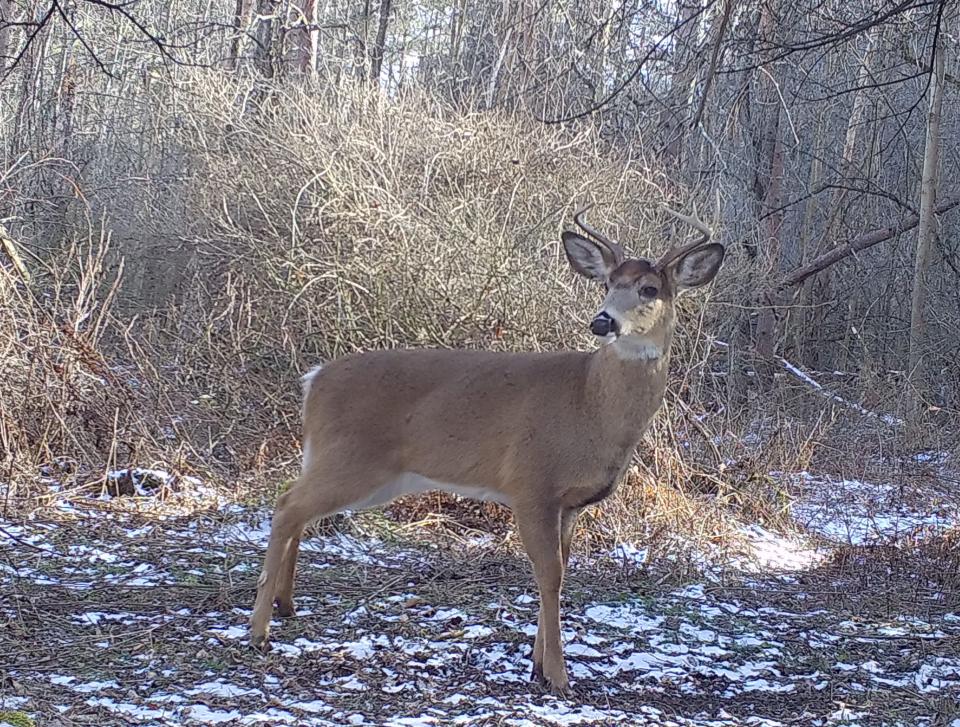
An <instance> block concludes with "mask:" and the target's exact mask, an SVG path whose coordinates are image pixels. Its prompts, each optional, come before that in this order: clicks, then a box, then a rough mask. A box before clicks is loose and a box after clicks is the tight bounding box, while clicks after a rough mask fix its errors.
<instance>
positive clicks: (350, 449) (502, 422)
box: [250, 209, 724, 692]
mask: <svg viewBox="0 0 960 727" xmlns="http://www.w3.org/2000/svg"><path fill="white" fill-rule="evenodd" d="M585 211H586V210H585V209H583V210H580V211H579V212H578V213H577V214H576V215H574V220H575V222H576V223H577V225H578V226H579V227H580V229H581V230H582V231H583V233H584V234H578V233H576V232H572V231H567V232H564V233H563V236H562V238H563V246H564V249H565V250H566V253H567V259H568V260H569V261H570V265H572V266H573V269H574V270H576V271H577V272H578V273H580V274H581V275H583V276H585V277H587V278H590V279H592V280H595V281H597V282H599V283H602V284H603V285H605V286H606V289H607V295H606V298H605V299H604V301H603V305H602V306H601V308H600V311H599V312H598V313H597V315H596V317H595V318H594V319H593V322H592V323H591V324H590V330H591V331H592V332H593V333H594V334H596V335H597V336H602V337H604V338H605V339H606V340H607V345H604V346H601V347H600V348H598V349H597V350H596V351H593V352H592V353H586V352H580V351H563V352H558V353H493V352H480V351H448V350H416V351H375V352H370V353H364V354H359V355H352V356H346V357H344V358H342V359H339V360H337V361H334V362H332V363H330V364H327V365H326V366H324V367H323V368H322V369H321V368H317V369H314V370H313V371H311V372H310V373H309V374H307V375H306V376H305V377H304V380H303V381H304V399H303V470H302V472H301V475H300V478H299V479H298V480H297V481H296V483H294V485H293V486H292V487H291V488H290V489H289V490H288V491H287V492H285V493H284V494H282V495H281V496H280V498H279V500H278V501H277V507H276V511H275V513H274V516H273V523H272V530H271V533H270V544H269V546H268V548H267V554H266V559H265V562H264V566H263V572H262V573H261V574H260V578H259V580H258V582H257V586H258V592H257V599H256V603H255V605H254V609H253V614H252V616H251V619H250V632H251V642H252V643H253V644H254V645H255V646H258V647H261V648H264V649H265V648H267V647H268V630H269V625H270V618H271V613H272V610H273V605H274V601H276V604H277V608H278V611H279V613H280V615H281V616H288V615H291V614H293V613H294V606H293V579H294V569H295V566H296V560H297V552H298V549H299V544H300V537H301V535H302V533H303V529H304V526H305V525H307V523H309V522H311V521H313V520H315V519H317V518H321V517H324V516H328V515H331V514H333V513H336V512H338V511H341V510H347V509H362V508H368V507H374V506H377V505H383V504H385V503H387V502H390V501H391V500H393V499H394V498H395V497H398V496H400V495H405V494H409V493H417V492H425V491H428V490H443V491H446V492H453V493H457V494H458V495H465V496H467V497H474V498H480V499H488V500H495V501H497V502H501V503H504V504H506V505H509V506H510V508H511V509H512V510H513V514H514V518H515V519H516V523H517V529H518V530H519V534H520V538H521V540H522V542H523V545H524V547H525V548H526V551H527V553H528V555H529V556H530V560H531V561H532V562H533V569H534V574H535V576H536V580H537V586H538V587H539V590H540V615H539V621H538V627H537V637H536V640H535V642H534V646H533V675H534V677H535V678H537V679H539V680H540V681H541V683H544V684H545V686H548V687H550V688H552V689H553V690H555V691H557V692H566V691H567V690H568V686H569V682H568V680H567V671H566V666H565V664H564V660H563V646H562V643H561V637H560V588H561V585H562V583H563V576H564V570H565V568H566V564H567V557H568V555H569V553H570V538H571V535H572V533H573V528H574V523H575V522H576V519H577V515H578V514H579V513H580V511H581V510H582V509H583V508H584V507H586V506H587V505H592V504H594V503H597V502H600V501H601V500H603V499H604V498H606V497H609V496H610V494H611V493H612V492H613V491H614V489H615V488H616V486H617V482H618V481H619V480H620V478H621V476H622V475H623V473H624V470H626V468H627V465H628V464H629V463H630V460H631V458H632V456H633V453H634V450H635V449H636V446H637V444H638V443H639V441H640V437H641V435H642V434H643V432H644V430H645V429H646V428H647V425H648V424H649V422H650V420H651V418H652V417H653V415H654V414H655V413H656V411H657V409H659V408H660V404H661V402H662V401H663V393H664V388H665V387H666V382H667V368H668V362H669V355H670V342H671V339H672V338H673V332H674V326H675V310H674V308H675V302H676V298H677V295H678V294H679V293H681V292H682V291H683V290H685V289H688V288H695V287H697V286H700V285H704V284H706V283H709V282H710V281H711V280H713V278H714V276H715V275H716V274H717V270H718V269H719V268H720V265H721V263H722V262H723V254H724V250H723V246H721V245H719V244H717V243H711V242H709V239H710V231H709V230H708V229H707V228H706V226H704V225H703V223H701V222H699V221H698V220H696V219H695V218H691V217H685V216H683V215H681V214H679V213H676V212H672V214H673V215H674V216H675V217H677V218H678V219H680V220H682V221H684V222H686V223H688V224H691V225H693V226H694V227H695V228H696V229H697V230H698V231H699V233H700V234H699V235H698V236H697V237H696V239H693V240H692V241H689V242H687V243H686V244H683V245H678V246H674V247H673V248H671V249H670V250H669V251H668V252H667V253H666V254H664V255H663V256H662V257H661V258H660V259H659V260H657V261H656V262H652V261H650V260H644V259H636V258H630V259H627V258H626V256H625V255H624V251H623V248H622V247H621V246H620V245H618V244H617V243H615V242H613V241H612V240H610V239H608V238H607V237H605V236H604V235H602V234H600V233H599V232H597V231H596V230H594V229H593V228H592V227H591V226H590V225H589V224H587V223H586V222H585V221H584V219H583V214H584V212H585ZM591 238H592V239H591Z"/></svg>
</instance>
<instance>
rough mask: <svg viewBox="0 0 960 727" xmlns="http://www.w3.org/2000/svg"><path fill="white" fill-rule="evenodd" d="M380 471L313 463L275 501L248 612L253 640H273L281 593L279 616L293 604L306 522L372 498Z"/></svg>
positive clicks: (257, 643)
mask: <svg viewBox="0 0 960 727" xmlns="http://www.w3.org/2000/svg"><path fill="white" fill-rule="evenodd" d="M378 475H379V473H376V472H371V471H366V472H362V473H361V472H346V471H344V470H343V469H335V470H331V469H327V468H324V469H322V470H321V469H320V468H319V467H316V466H314V467H311V469H309V470H307V471H304V473H303V474H302V475H301V476H300V479H298V480H297V481H296V482H295V483H294V485H293V486H292V487H291V488H290V489H289V490H288V491H287V492H285V493H284V494H282V495H281V496H280V498H279V499H278V500H277V507H276V510H275V511H274V513H273V522H272V523H271V526H270V542H269V544H268V545H267V554H266V557H265V558H264V561H263V570H262V571H261V573H260V578H259V579H258V580H257V598H256V601H255V602H254V605H253V614H252V615H251V616H250V643H251V644H252V645H253V646H255V647H257V648H261V649H264V650H265V649H267V648H268V644H269V631H270V617H271V615H272V613H273V602H274V599H275V598H277V597H278V596H279V597H280V612H281V615H282V614H283V613H284V612H285V611H286V612H289V611H292V608H293V571H294V569H295V568H296V560H297V554H298V552H299V543H300V536H301V535H302V534H303V529H304V527H305V526H306V524H307V523H309V522H311V521H313V520H317V519H318V518H321V517H325V516H328V515H333V514H334V513H336V512H339V511H341V510H345V509H347V508H349V507H350V506H351V505H355V504H356V503H358V502H361V501H363V500H365V499H369V498H370V497H371V493H375V492H376V491H377V490H379V489H380V488H381V487H382V485H383V483H384V482H386V478H385V477H382V476H378Z"/></svg>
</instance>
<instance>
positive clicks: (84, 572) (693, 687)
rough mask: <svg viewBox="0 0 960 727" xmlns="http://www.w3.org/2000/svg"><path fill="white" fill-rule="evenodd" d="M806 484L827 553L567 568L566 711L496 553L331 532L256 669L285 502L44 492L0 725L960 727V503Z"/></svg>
mask: <svg viewBox="0 0 960 727" xmlns="http://www.w3.org/2000/svg"><path fill="white" fill-rule="evenodd" d="M158 476H159V477H160V478H161V479H162V478H163V477H164V475H162V474H160V475H158ZM143 477H144V481H145V477H146V476H143ZM793 478H794V479H795V480H796V482H797V483H799V484H801V485H804V486H806V494H805V495H804V497H802V498H800V499H798V500H797V502H796V503H795V506H794V514H795V517H796V519H797V520H798V521H799V522H800V524H801V525H805V526H806V527H807V528H808V529H809V531H810V532H811V533H813V534H819V535H820V536H823V537H821V538H820V539H817V538H812V539H810V538H806V539H804V538H797V537H781V536H778V535H775V534H773V533H771V532H769V531H767V530H764V529H763V528H760V527H759V526H756V525H753V526H750V527H745V528H744V530H743V535H744V542H745V543H746V544H747V546H748V548H747V551H745V554H743V555H741V556H740V557H738V558H734V559H730V560H729V561H728V562H727V563H726V564H724V565H722V566H720V565H717V564H716V563H707V562H706V561H705V563H704V567H703V569H702V572H701V576H700V577H699V578H698V579H696V580H695V581H694V582H685V583H677V582H676V581H674V580H672V579H671V578H670V577H669V574H670V567H669V563H668V562H667V563H657V562H649V559H647V558H644V557H643V555H644V554H643V552H642V551H638V550H637V549H636V548H622V549H620V550H619V551H617V552H616V553H614V554H612V555H610V556H606V557H605V556H594V557H589V558H588V557H586V556H584V555H582V554H581V555H579V557H577V558H575V560H574V562H573V564H572V568H571V573H570V577H569V582H568V584H567V589H566V593H565V600H564V619H565V620H564V623H565V631H564V638H565V642H566V655H567V661H568V667H569V669H570V672H571V677H572V680H573V683H574V694H573V695H572V696H571V697H570V698H569V699H558V698H555V697H553V696H550V695H547V694H544V693H542V692H541V690H539V689H538V688H537V687H536V686H535V685H533V684H531V683H530V682H529V681H528V675H529V672H530V666H531V665H530V660H529V655H530V650H531V644H532V639H533V634H534V631H535V621H536V592H535V590H534V589H533V584H532V579H531V577H530V573H529V568H528V566H527V564H526V562H525V561H524V560H523V559H522V557H519V556H517V555H514V554H512V553H511V552H509V551H508V550H505V549H504V548H503V547H502V546H501V545H500V544H498V543H496V542H494V541H493V540H492V539H491V538H482V537H478V538H463V539H460V540H458V541H456V542H455V543H453V544H447V545H446V546H444V547H440V546H436V545H433V546H431V545H429V544H427V543H425V542H423V541H417V544H415V545H411V544H410V543H411V542H413V541H410V540H404V541H400V542H388V541H385V540H384V539H383V538H382V537H381V538H371V537H369V535H365V534H363V533H360V532H357V531H356V530H355V529H354V531H352V532H349V531H348V532H343V531H342V530H340V531H333V530H327V531H325V532H323V533H319V534H315V535H314V537H312V538H310V539H309V540H308V541H305V543H304V547H303V551H302V555H301V569H300V572H299V573H300V575H299V587H298V595H299V598H298V604H299V607H300V608H299V613H298V615H297V616H296V617H295V618H292V619H287V620H283V621H275V622H274V627H273V629H274V630H273V636H274V646H273V649H272V651H271V652H270V653H269V654H268V655H262V654H260V653H258V652H255V651H253V650H251V649H250V648H249V646H248V644H247V640H246V621H247V618H248V616H249V608H250V605H251V603H252V601H253V596H254V592H253V585H254V582H255V580H256V575H257V573H258V570H259V567H260V560H261V558H262V555H263V550H264V547H265V543H266V537H267V534H268V532H269V512H267V511H265V510H263V509H261V508H258V507H254V506H241V505H236V504H226V503H225V502H224V501H223V499H222V498H221V497H219V496H216V495H213V494H210V498H209V501H208V502H205V503H204V502H201V501H200V499H198V494H197V493H202V492H203V491H204V488H202V487H201V486H199V485H196V483H190V484H191V487H190V488H187V489H189V490H190V491H191V495H190V497H189V498H185V499H184V498H181V496H180V495H177V494H172V495H170V496H169V498H168V499H167V500H166V501H165V502H163V503H159V504H158V503H156V502H152V501H151V500H152V499H153V500H155V499H156V495H154V496H153V497H152V498H151V496H150V495H149V493H146V492H145V491H144V490H143V488H142V487H141V486H140V482H139V481H138V478H137V477H134V478H133V480H134V482H133V484H134V485H135V487H133V488H132V489H133V492H134V494H133V496H130V497H124V498H121V497H116V498H107V497H99V498H89V499H87V500H84V499H82V498H80V499H78V498H76V497H70V498H66V497H64V498H63V499H57V495H58V493H57V492H56V486H55V485H51V490H52V492H53V497H54V501H53V502H52V504H49V505H48V506H46V507H45V508H44V509H43V510H42V511H38V512H37V513H36V514H35V515H34V516H33V517H28V518H19V519H10V518H8V519H6V520H0V547H2V550H0V584H2V590H0V625H2V628H0V653H2V654H3V655H4V656H3V657H2V661H0V724H3V722H4V719H6V720H7V722H9V723H11V724H16V720H17V719H18V718H22V717H24V716H29V717H31V718H32V719H34V720H36V723H37V724H39V725H73V724H98V725H103V724H110V725H122V724H136V725H190V724H197V725H208V724H224V725H233V724H242V725H246V724H266V725H284V724H287V725H397V726H399V725H446V724H462V725H512V726H519V725H601V724H613V723H619V724H635V725H644V724H650V725H703V726H708V725H709V726H711V727H720V726H721V725H741V724H743V725H758V726H763V725H771V726H772V725H786V724H791V725H792V724H810V725H853V724H861V725H869V724H902V725H931V726H932V725H951V726H953V727H960V706H958V701H957V700H958V698H960V588H958V581H960V578H958V570H960V556H958V544H957V538H956V537H955V532H954V528H955V525H956V522H957V520H956V514H957V509H956V500H951V498H950V497H949V492H948V491H949V489H950V488H949V487H946V488H945V490H944V491H946V494H944V491H938V492H935V493H933V494H930V495H929V496H926V497H920V498H916V497H913V498H908V499H904V498H903V497H901V496H899V495H897V496H896V497H894V495H896V494H897V493H895V492H894V489H895V488H892V487H890V486H886V485H869V484H867V483H863V482H856V481H853V482H851V481H846V480H842V479H839V478H838V479H828V478H823V477H819V478H814V477H811V476H809V475H796V476H793ZM943 481H944V480H942V479H941V480H940V482H941V483H942V482H943ZM948 484H949V482H948ZM194 485H196V486H194ZM953 485H954V486H955V485H956V482H955V481H953ZM178 498H179V499H178ZM181 499H182V500H183V501H182V502H181ZM894 500H896V502H894ZM348 530H349V529H348ZM824 538H826V539H824ZM851 543H852V544H853V545H851Z"/></svg>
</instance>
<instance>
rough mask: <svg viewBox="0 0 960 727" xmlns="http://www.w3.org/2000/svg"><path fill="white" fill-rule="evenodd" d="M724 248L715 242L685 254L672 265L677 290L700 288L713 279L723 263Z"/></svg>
mask: <svg viewBox="0 0 960 727" xmlns="http://www.w3.org/2000/svg"><path fill="white" fill-rule="evenodd" d="M723 255H724V249H723V245H721V244H720V243H719V242H713V243H710V244H709V245H704V246H703V247H698V248H697V249H696V250H692V251H691V252H689V253H687V254H686V255H684V256H683V257H682V258H680V259H679V260H678V261H677V262H675V263H674V264H673V265H672V266H671V268H670V269H671V270H672V271H673V279H674V282H676V284H677V291H678V292H682V291H684V290H689V289H690V288H699V287H700V286H701V285H706V284H707V283H709V282H710V281H711V280H713V279H714V278H715V277H716V275H717V271H718V270H720V266H721V265H722V264H723Z"/></svg>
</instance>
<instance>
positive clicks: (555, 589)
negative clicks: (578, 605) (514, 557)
mask: <svg viewBox="0 0 960 727" xmlns="http://www.w3.org/2000/svg"><path fill="white" fill-rule="evenodd" d="M514 515H515V517H516V520H517V529H518V530H519V532H520V539H521V540H522V541H523V546H524V548H526V551H527V555H529V556H530V560H531V561H532V563H533V572H534V576H535V577H536V580H537V588H538V589H539V591H540V614H539V618H538V620H537V638H536V640H535V641H534V644H533V657H532V658H533V676H534V678H535V679H538V680H539V681H540V683H541V684H543V685H544V686H545V687H547V688H549V689H551V690H552V691H554V692H557V693H559V694H566V693H567V692H568V691H569V689H570V681H569V679H568V678H567V667H566V664H565V663H564V660H563V643H562V642H561V638H560V589H561V588H562V587H563V554H562V550H561V537H560V508H559V507H552V506H542V505H541V506H532V507H524V508H520V509H517V508H515V510H514Z"/></svg>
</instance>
